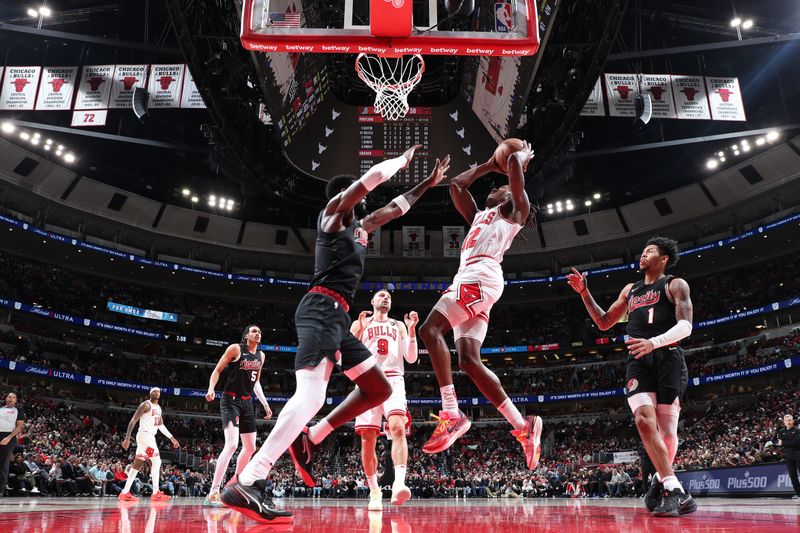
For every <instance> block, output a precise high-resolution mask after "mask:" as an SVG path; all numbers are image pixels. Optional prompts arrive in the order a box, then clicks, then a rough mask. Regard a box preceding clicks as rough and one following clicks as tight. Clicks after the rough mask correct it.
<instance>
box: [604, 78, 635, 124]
mask: <svg viewBox="0 0 800 533" xmlns="http://www.w3.org/2000/svg"><path fill="white" fill-rule="evenodd" d="M605 77H606V89H608V114H609V115H610V116H612V117H635V116H636V107H635V104H634V103H633V100H634V98H636V97H637V96H639V80H638V79H637V78H638V76H637V75H636V74H606V75H605Z"/></svg>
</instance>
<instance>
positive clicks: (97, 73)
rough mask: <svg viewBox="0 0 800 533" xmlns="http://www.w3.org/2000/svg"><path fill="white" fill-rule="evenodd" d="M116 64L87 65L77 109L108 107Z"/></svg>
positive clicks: (82, 73) (84, 70) (76, 101)
mask: <svg viewBox="0 0 800 533" xmlns="http://www.w3.org/2000/svg"><path fill="white" fill-rule="evenodd" d="M113 74H114V65H87V66H85V67H83V72H81V81H80V83H79V84H78V95H77V96H76V97H75V109H76V110H82V109H106V108H108V97H109V95H110V94H111V78H112V76H113Z"/></svg>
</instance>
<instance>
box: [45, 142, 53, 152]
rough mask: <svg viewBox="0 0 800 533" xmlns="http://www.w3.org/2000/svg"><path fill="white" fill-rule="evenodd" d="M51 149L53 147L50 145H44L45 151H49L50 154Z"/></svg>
mask: <svg viewBox="0 0 800 533" xmlns="http://www.w3.org/2000/svg"><path fill="white" fill-rule="evenodd" d="M50 148H51V146H50V145H49V144H45V145H44V149H45V150H46V151H48V152H49V151H50Z"/></svg>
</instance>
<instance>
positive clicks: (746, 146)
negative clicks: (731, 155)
mask: <svg viewBox="0 0 800 533" xmlns="http://www.w3.org/2000/svg"><path fill="white" fill-rule="evenodd" d="M749 151H750V145H749V144H745V145H742V152H749Z"/></svg>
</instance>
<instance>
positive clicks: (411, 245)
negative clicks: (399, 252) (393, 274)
mask: <svg viewBox="0 0 800 533" xmlns="http://www.w3.org/2000/svg"><path fill="white" fill-rule="evenodd" d="M403 257H425V226H403Z"/></svg>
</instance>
